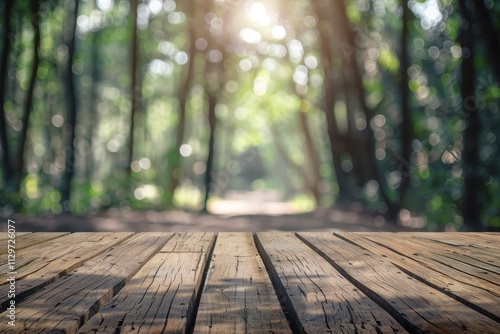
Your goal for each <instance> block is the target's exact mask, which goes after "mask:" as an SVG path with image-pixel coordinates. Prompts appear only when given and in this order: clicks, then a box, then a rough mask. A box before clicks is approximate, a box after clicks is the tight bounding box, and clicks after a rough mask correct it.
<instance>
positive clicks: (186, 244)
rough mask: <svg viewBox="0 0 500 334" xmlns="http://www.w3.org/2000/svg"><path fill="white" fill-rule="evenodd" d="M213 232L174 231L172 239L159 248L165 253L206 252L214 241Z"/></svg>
mask: <svg viewBox="0 0 500 334" xmlns="http://www.w3.org/2000/svg"><path fill="white" fill-rule="evenodd" d="M214 236H215V234H214V233H202V232H195V233H176V234H175V235H174V237H173V238H172V239H170V240H169V241H168V242H167V244H166V245H165V246H164V247H163V248H162V249H161V251H160V252H162V253H163V252H167V253H194V252H200V253H204V254H208V250H209V249H212V248H213V243H214V241H215V238H214Z"/></svg>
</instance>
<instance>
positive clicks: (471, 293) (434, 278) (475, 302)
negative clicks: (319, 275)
mask: <svg viewBox="0 0 500 334" xmlns="http://www.w3.org/2000/svg"><path fill="white" fill-rule="evenodd" d="M335 235H337V236H339V237H341V238H343V239H345V240H347V241H349V242H352V243H354V244H356V245H358V246H360V247H362V248H364V249H366V250H368V251H370V252H372V253H374V254H377V255H380V256H382V257H384V258H386V259H387V260H389V261H390V262H392V263H393V264H394V265H395V266H397V267H398V268H400V269H401V270H403V271H404V272H405V273H407V274H408V275H410V276H412V277H414V278H416V279H418V280H420V281H421V282H424V283H426V284H427V285H429V286H431V287H433V288H434V289H438V290H440V291H442V292H443V293H445V294H447V295H449V296H450V297H452V298H454V299H456V300H458V301H460V302H462V303H464V304H466V305H467V306H469V307H471V308H473V309H475V310H476V311H478V312H480V313H482V314H484V315H486V316H488V317H490V318H492V319H493V320H495V321H497V322H500V310H499V307H498V305H500V296H499V295H498V294H497V293H495V292H492V291H488V290H484V289H482V288H479V287H477V286H475V285H474V284H467V283H462V282H460V281H457V280H456V276H455V275H454V274H453V272H450V271H449V270H448V269H447V268H446V267H444V268H442V269H441V270H439V269H436V268H432V267H429V266H428V265H425V264H422V263H420V262H418V261H416V260H414V259H413V258H411V257H407V256H405V255H403V254H400V253H397V252H394V251H393V250H391V249H390V248H388V247H384V246H382V245H380V244H378V243H375V242H373V241H370V240H368V239H367V238H365V237H366V236H367V235H366V234H363V235H360V234H359V233H335Z"/></svg>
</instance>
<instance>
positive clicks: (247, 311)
mask: <svg viewBox="0 0 500 334" xmlns="http://www.w3.org/2000/svg"><path fill="white" fill-rule="evenodd" d="M194 332H195V333H291V330H290V327H289V325H288V322H287V320H286V317H285V315H284V313H283V311H282V309H281V306H280V304H279V301H278V298H277V297H276V295H275V293H274V290H273V287H272V284H271V281H270V279H269V277H268V276H267V273H266V269H265V267H264V264H263V262H262V260H261V258H260V257H259V254H258V252H257V249H256V248H255V244H254V241H253V237H252V234H251V233H220V234H219V236H218V239H217V244H216V246H215V249H214V253H213V256H212V262H211V267H210V269H209V272H208V275H207V279H206V283H205V287H204V289H203V293H202V296H201V301H200V306H199V310H198V316H197V319H196V324H195V329H194Z"/></svg>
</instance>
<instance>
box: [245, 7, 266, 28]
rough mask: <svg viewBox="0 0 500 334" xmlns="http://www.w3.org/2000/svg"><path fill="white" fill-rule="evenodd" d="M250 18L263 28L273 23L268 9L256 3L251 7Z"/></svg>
mask: <svg viewBox="0 0 500 334" xmlns="http://www.w3.org/2000/svg"><path fill="white" fill-rule="evenodd" d="M248 17H249V18H250V20H252V21H253V22H255V23H257V24H259V25H261V26H267V25H269V23H271V18H270V17H269V15H268V14H267V10H266V7H265V6H264V5H263V4H262V3H260V2H254V3H252V4H251V5H250V10H249V11H248Z"/></svg>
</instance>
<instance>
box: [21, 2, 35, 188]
mask: <svg viewBox="0 0 500 334" xmlns="http://www.w3.org/2000/svg"><path fill="white" fill-rule="evenodd" d="M38 6H39V0H32V1H31V12H32V15H33V17H32V25H33V31H34V38H33V65H32V67H31V78H30V83H29V86H28V91H27V92H26V105H25V109H24V113H23V118H22V128H21V135H20V139H19V150H18V151H17V177H16V182H17V188H18V189H19V186H20V184H21V181H22V179H23V175H24V152H25V146H26V138H27V134H28V127H29V120H30V115H31V111H32V109H33V92H34V91H35V85H36V79H37V72H38V67H39V66H40V13H39V9H38Z"/></svg>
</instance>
